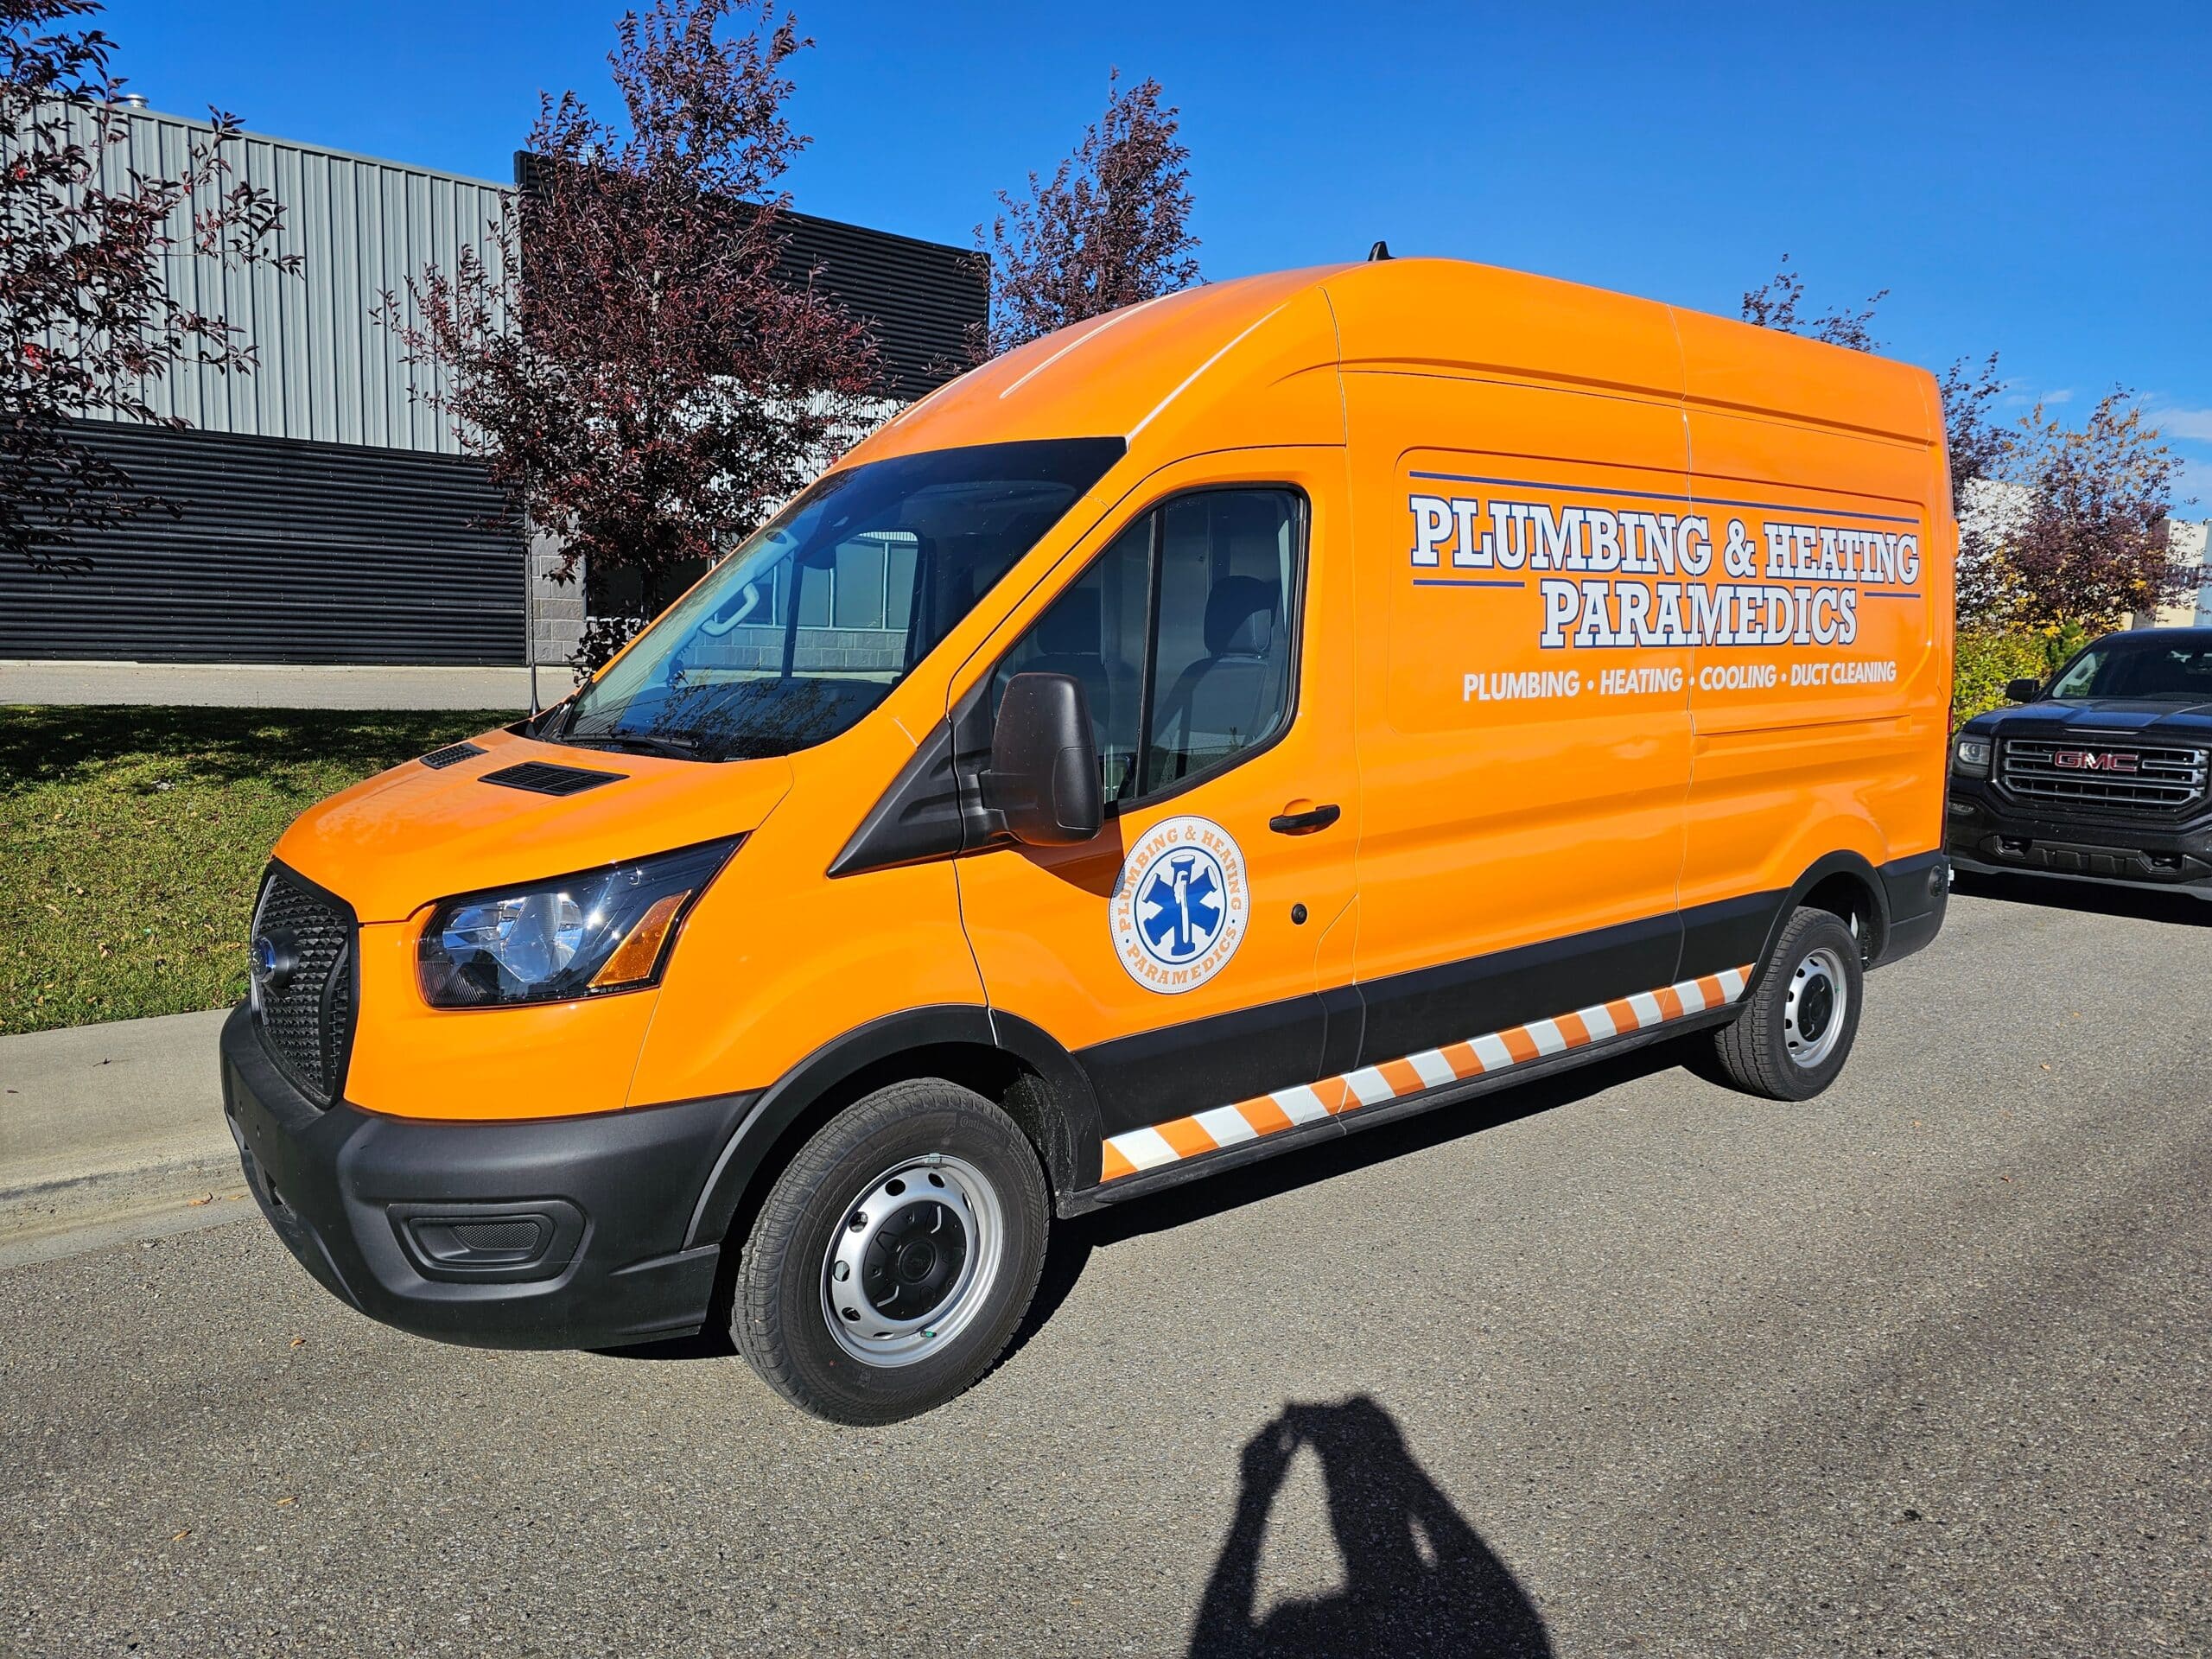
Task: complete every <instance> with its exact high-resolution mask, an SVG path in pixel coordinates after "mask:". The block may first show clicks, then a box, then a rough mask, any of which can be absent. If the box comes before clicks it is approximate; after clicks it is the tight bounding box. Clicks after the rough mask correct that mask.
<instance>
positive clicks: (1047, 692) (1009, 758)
mask: <svg viewBox="0 0 2212 1659" xmlns="http://www.w3.org/2000/svg"><path fill="white" fill-rule="evenodd" d="M982 783H983V804H984V805H985V806H988V807H989V808H991V809H992V810H993V811H995V813H997V814H998V815H999V816H1000V817H1001V819H1003V821H1004V823H1005V825H1006V831H1007V834H1008V835H1010V836H1013V837H1014V839H1015V840H1016V841H1020V842H1028V843H1029V844H1030V845H1032V846H1034V847H1062V846H1067V845H1071V844H1072V843H1074V842H1082V841H1089V840H1090V838H1091V837H1092V836H1096V834H1097V833H1098V832H1099V830H1100V829H1103V827H1104V826H1105V823H1106V796H1105V791H1104V789H1103V787H1102V785H1101V784H1100V782H1099V776H1098V743H1097V740H1096V739H1095V738H1094V737H1092V735H1091V733H1090V702H1089V701H1088V699H1086V698H1085V697H1084V694H1083V683H1082V682H1081V681H1079V680H1077V679H1076V678H1075V677H1073V676H1072V675H1069V674H1017V675H1015V676H1014V677H1013V678H1012V679H1011V680H1008V681H1007V687H1006V696H1005V697H1004V699H1003V700H1002V701H1001V702H1000V704H999V715H998V721H997V723H996V724H995V726H994V727H993V728H991V764H990V766H989V768H988V770H987V771H986V772H984V773H983V778H982Z"/></svg>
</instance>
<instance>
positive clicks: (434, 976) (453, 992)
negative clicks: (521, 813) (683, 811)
mask: <svg viewBox="0 0 2212 1659" xmlns="http://www.w3.org/2000/svg"><path fill="white" fill-rule="evenodd" d="M744 839H745V838H744V837H743V836H734V837H732V838H731V839H729V840H728V841H713V842H704V843H702V845H699V846H696V847H685V848H683V849H679V850H677V851H676V852H673V853H663V854H661V855H659V856H658V857H656V858H642V859H637V860H633V861H630V862H627V863H622V864H609V865H603V866H601V868H598V869H594V870H582V871H579V872H578V873H577V874H574V875H563V876H556V878H555V879H553V880H550V881H539V882H534V883H532V884H531V885H530V886H528V887H509V888H503V889H499V890H497V891H494V892H490V893H463V894H461V896H460V897H458V898H454V899H441V900H440V901H439V902H438V905H437V906H436V908H435V909H434V910H433V911H432V912H430V919H429V923H428V925H425V926H424V927H423V938H422V941H421V943H420V944H418V945H417V946H416V963H415V972H416V978H417V979H418V980H419V981H420V982H421V984H422V987H423V999H424V1000H425V1001H428V1002H429V1004H430V1006H431V1007H436V1008H482V1007H499V1006H502V1005H505V1004H512V1003H518V1002H558V1001H570V1000H573V999H575V998H578V997H586V996H602V995H607V993H609V992H612V991H634V990H637V989H639V988H642V987H644V986H647V985H652V984H657V983H658V982H659V980H660V976H661V970H662V969H664V967H666V966H667V963H668V955H669V951H670V950H671V948H673V946H674V945H675V944H676V934H677V929H678V928H680V927H681V926H682V925H683V918H684V917H685V916H686V915H688V914H689V913H690V909H691V906H692V904H693V902H694V901H695V900H696V899H697V898H698V897H699V895H700V894H701V893H703V892H705V891H706V887H707V883H708V882H709V881H711V880H714V879H715V872H716V871H718V870H720V869H721V867H722V865H723V864H724V863H725V862H727V861H728V858H729V855H731V854H732V853H734V851H736V850H737V848H738V846H739V844H740V843H741V842H742V841H743V840H744Z"/></svg>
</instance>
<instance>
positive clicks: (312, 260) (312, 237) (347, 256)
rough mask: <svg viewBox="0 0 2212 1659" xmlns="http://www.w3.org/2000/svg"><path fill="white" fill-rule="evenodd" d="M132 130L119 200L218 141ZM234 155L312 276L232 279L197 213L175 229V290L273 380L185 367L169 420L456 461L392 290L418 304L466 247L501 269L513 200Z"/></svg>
mask: <svg viewBox="0 0 2212 1659" xmlns="http://www.w3.org/2000/svg"><path fill="white" fill-rule="evenodd" d="M126 121H127V125H128V127H129V130H130V137H129V141H128V142H127V143H120V144H117V145H114V146H113V147H111V148H110V149H107V150H106V151H105V153H104V155H103V158H102V167H103V169H104V176H103V179H102V182H103V183H104V184H105V185H107V186H108V187H110V188H118V189H120V188H125V186H126V185H127V182H128V176H129V174H130V171H131V170H132V169H134V168H135V169H136V170H137V171H139V172H141V173H143V174H146V175H160V176H162V177H164V178H175V177H178V176H179V175H181V173H182V172H183V170H184V168H185V167H186V165H187V156H188V152H189V150H190V148H191V146H193V145H194V144H195V143H198V144H203V145H204V144H205V143H207V141H208V139H209V137H210V132H211V130H210V129H209V128H208V127H207V126H206V125H204V124H200V123H197V122H191V121H185V120H181V119H179V118H177V117H175V116H170V115H156V114H150V113H149V114H132V115H130V116H129V117H127V118H126ZM223 155H224V157H225V159H226V160H227V161H228V162H229V163H230V165H231V168H232V174H233V176H234V178H236V179H237V180H239V181H244V182H246V183H249V184H252V185H256V186H258V187H259V188H262V189H264V190H267V191H269V192H270V193H271V194H273V195H274V196H275V198H276V200H277V203H278V204H279V205H280V206H281V207H283V210H284V218H283V226H282V228H281V229H280V230H279V232H278V233H277V237H276V238H275V240H274V243H273V245H274V247H275V249H276V251H278V252H280V253H296V254H298V255H300V256H301V257H302V260H303V261H304V262H305V268H304V270H302V273H301V274H300V275H298V276H296V277H284V276H279V275H277V273H276V272H275V271H273V270H270V269H268V268H266V267H265V266H264V267H262V268H258V269H252V270H237V269H228V270H226V268H225V266H224V264H223V263H222V262H221V261H220V260H218V259H213V258H207V257H200V256H198V255H195V254H193V253H191V252H189V251H188V250H189V249H190V248H191V246H192V239H191V234H190V226H189V222H188V218H187V214H186V213H185V212H184V211H182V210H181V211H180V212H179V213H178V215H177V218H176V220H175V223H174V224H173V225H172V226H171V227H170V234H171V235H172V236H173V237H174V238H175V239H176V243H177V246H178V248H179V249H180V251H179V252H177V253H175V254H172V255H171V256H169V258H168V279H169V284H170V291H171V292H172V293H173V294H174V295H175V296H176V297H177V299H178V300H179V301H180V302H181V303H183V304H185V305H187V306H190V307H192V308H195V309H199V310H206V311H212V312H213V313H216V314H217V315H220V316H222V317H224V318H225V319H226V321H229V322H230V323H231V324H232V326H233V327H238V328H239V329H242V330H243V331H244V332H245V336H246V338H247V339H248V340H251V341H252V343H253V346H254V348H255V353H256V356H257V359H258V366H257V369H256V370H255V372H253V373H252V374H251V375H223V374H214V373H210V372H207V371H205V370H202V369H200V368H197V367H195V366H193V365H178V366H177V367H175V368H174V369H172V370H171V371H170V372H168V374H167V375H166V376H164V377H162V379H161V380H159V381H157V382H156V383H155V384H154V385H153V387H152V388H151V401H152V402H153V404H155V406H156V408H157V409H159V410H161V411H162V413H163V414H175V415H181V416H184V418H185V419H186V420H188V421H189V422H191V423H192V424H193V425H194V426H196V427H200V428H201V429H205V430H207V431H210V432H238V433H250V434H253V435H257V436H261V437H270V438H305V439H308V440H310V441H313V442H321V443H358V444H367V445H372V446H375V447H378V448H391V449H417V450H427V451H430V452H433V453H437V454H454V453H456V452H457V451H458V449H459V447H460V446H459V445H458V444H456V443H455V442H454V437H453V434H452V431H451V429H450V424H449V423H448V420H447V418H446V417H445V416H442V415H440V414H439V413H438V412H437V411H436V410H434V409H432V408H430V407H429V404H427V403H425V402H424V401H423V399H422V398H420V397H416V396H414V395H413V391H412V387H413V386H414V385H421V387H422V388H423V391H433V390H436V389H438V388H439V385H440V381H439V379H438V378H435V377H434V376H433V373H432V372H431V371H429V370H427V369H425V370H421V371H413V370H410V369H409V368H408V366H407V365H405V364H404V363H403V362H401V360H400V353H399V343H398V340H397V338H396V337H395V336H394V334H392V332H391V330H390V329H388V328H384V327H379V326H378V324H377V323H376V322H375V321H373V319H372V312H373V311H374V310H375V308H376V306H377V303H378V296H380V295H381V294H382V293H383V292H384V291H385V290H386V289H390V290H391V291H392V292H393V293H395V294H397V295H398V296H400V297H401V302H402V304H403V305H404V304H405V303H406V301H405V296H406V291H407V284H408V283H409V282H410V280H413V279H419V278H420V277H421V276H422V274H423V268H424V267H425V266H428V265H432V264H435V265H436V266H437V267H438V268H439V269H441V270H452V269H453V267H454V261H455V259H456V258H457V257H458V256H459V254H460V251H461V249H462V248H464V247H470V248H474V249H475V250H476V251H477V252H478V253H479V255H480V257H483V258H484V259H485V260H486V262H487V263H488V264H491V265H492V267H493V270H499V243H498V240H497V238H496V236H495V235H494V234H493V232H494V231H495V229H496V227H497V226H498V225H499V216H500V213H501V212H502V211H503V209H504V207H505V200H506V197H507V194H508V192H507V191H506V190H505V189H503V188H501V187H500V186H499V185H496V184H491V183H486V182H485V181H482V180H478V179H467V178H461V177H459V176H458V175H453V174H447V173H433V172H429V171H428V170H426V169H424V168H413V167H400V166H397V165H396V164H394V163H392V162H379V161H372V160H371V159H369V158H367V157H365V156H346V155H343V154H340V152H338V151H335V150H327V149H316V148H315V147H314V146H312V145H307V144H296V143H290V142H289V141H286V140H280V139H274V138H265V137H257V136H248V137H242V138H239V139H236V140H233V141H232V142H231V143H226V144H225V145H224V146H223ZM410 315H411V313H410Z"/></svg>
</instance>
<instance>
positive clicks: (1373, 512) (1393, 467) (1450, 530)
mask: <svg viewBox="0 0 2212 1659" xmlns="http://www.w3.org/2000/svg"><path fill="white" fill-rule="evenodd" d="M1345 388H1346V397H1347V399H1348V403H1349V406H1350V409H1351V423H1352V456H1353V466H1354V468H1355V471H1356V474H1357V483H1356V486H1355V488H1356V494H1357V501H1358V504H1359V505H1358V512H1359V514H1360V518H1359V523H1358V535H1359V543H1360V567H1361V598H1360V607H1361V612H1362V617H1363V623H1366V626H1365V627H1363V634H1362V639H1361V664H1360V675H1359V690H1358V696H1359V699H1360V704H1359V741H1360V772H1361V787H1362V793H1363V822H1364V828H1363V833H1362V836H1361V842H1360V849H1359V888H1360V926H1359V939H1358V945H1357V957H1358V963H1359V979H1360V985H1361V992H1362V995H1363V999H1364V1001H1365V1003H1366V1008H1367V1023H1366V1032H1365V1040H1364V1042H1363V1046H1362V1049H1361V1054H1362V1058H1363V1060H1374V1059H1377V1058H1387V1057H1389V1056H1394V1055H1401V1054H1405V1053H1408V1052H1413V1051H1415V1050H1418V1049H1421V1048H1423V1047H1426V1046H1428V1045H1430V1044H1432V1043H1435V1042H1439V1041H1444V1040H1455V1039H1459V1038H1463V1037H1465V1036H1466V1035H1467V1034H1468V1033H1469V1032H1470V1031H1471V1030H1476V1029H1488V1028H1490V1026H1491V1024H1505V1023H1510V1021H1509V1020H1507V1019H1506V1018H1505V1011H1506V1010H1508V1009H1510V1010H1511V1011H1512V1013H1513V1014H1514V1015H1515V1017H1533V1016H1535V1015H1539V1014H1551V1013H1555V1012H1559V1011H1562V1010H1564V1009H1567V1008H1569V1007H1577V1006H1580V1004H1581V1003H1583V1002H1586V1001H1591V1000H1592V999H1598V1000H1603V999H1605V998H1608V997H1612V996H1616V995H1629V994H1630V993H1634V992H1640V991H1644V990H1647V989H1649V988H1651V987H1654V986H1658V985H1664V984H1667V983H1668V982H1670V981H1671V980H1672V979H1673V978H1674V977H1675V962H1676V957H1677V956H1678V954H1679V942H1680V931H1679V925H1678V923H1677V920H1676V918H1675V909H1676V898H1675V887H1676V882H1677V880H1678V877H1679V875H1680V872H1681V857H1682V834H1683V810H1682V803H1683V796H1684V792H1685V790H1686V788H1687V786H1688V777H1689V740H1690V732H1689V716H1688V699H1687V696H1686V693H1685V689H1684V688H1685V685H1686V683H1687V673H1688V664H1689V652H1688V650H1687V649H1684V648H1682V647H1681V646H1679V645H1672V646H1669V645H1649V646H1630V647H1628V648H1624V649H1618V650H1615V649H1611V648H1600V647H1596V646H1580V647H1578V646H1576V645H1574V644H1573V623H1575V622H1576V621H1579V620H1580V591H1581V589H1580V583H1581V582H1585V581H1602V580H1603V578H1602V577H1600V576H1598V575H1595V574H1593V573H1594V572H1595V571H1599V570H1603V569H1608V568H1613V567H1618V565H1619V563H1621V561H1622V558H1623V556H1624V553H1623V550H1624V547H1625V548H1626V549H1627V550H1628V552H1627V554H1626V556H1627V557H1628V558H1629V560H1630V563H1637V562H1639V561H1640V559H1641V557H1642V556H1643V551H1644V550H1645V537H1646V533H1647V531H1650V530H1651V528H1652V527H1651V526H1649V525H1643V524H1640V523H1639V522H1637V521H1638V520H1639V519H1640V518H1641V516H1643V515H1646V514H1652V515H1664V516H1665V517H1666V519H1667V523H1668V524H1669V526H1670V528H1669V531H1668V532H1667V535H1668V537H1669V548H1668V550H1667V554H1666V556H1667V557H1668V558H1669V559H1670V560H1673V559H1675V558H1677V557H1678V556H1679V554H1678V551H1677V550H1675V548H1674V546H1673V544H1672V537H1673V533H1674V532H1673V530H1672V528H1671V526H1672V525H1673V524H1674V523H1675V518H1677V517H1678V516H1679V514H1680V511H1681V505H1682V499H1683V496H1684V494H1685V493H1686V490H1687V477H1686V473H1685V460H1686V457H1685V453H1684V448H1683V439H1682V425H1681V410H1680V409H1679V408H1678V407H1676V406H1675V405H1674V404H1671V403H1667V402H1660V401H1656V400H1653V399H1647V398H1638V397H1623V396H1618V395H1612V394H1601V393H1596V392H1592V391H1584V390H1580V389H1573V388H1564V387H1543V386H1529V385H1511V384H1505V383H1501V382H1499V381H1496V380H1491V379H1486V378H1474V377H1471V376H1465V375H1444V374H1418V375H1416V374H1399V373H1393V374H1368V373H1359V374H1351V373H1348V374H1347V375H1346V376H1345ZM1624 537H1625V540H1624ZM1695 556H1697V555H1696V554H1695V553H1694V554H1693V557H1695ZM1593 561H1594V563H1593ZM1554 589H1559V590H1561V591H1562V592H1563V594H1564V595H1565V597H1564V598H1560V597H1557V596H1555V595H1554ZM1570 601H1571V603H1572V607H1573V615H1572V616H1569V617H1567V618H1566V619H1564V624H1563V623H1562V619H1561V618H1560V616H1558V615H1555V614H1554V613H1553V612H1554V610H1555V609H1556V607H1558V606H1560V605H1561V604H1567V603H1569V602H1570ZM1368 619H1372V620H1371V622H1369V621H1368ZM1523 993H1527V994H1528V995H1531V996H1534V998H1535V1000H1534V1001H1528V1000H1527V997H1526V996H1524V995H1523ZM1547 996H1548V997H1549V998H1550V1000H1549V1001H1546V1000H1545V999H1546V997H1547ZM1524 1005H1525V1012H1524ZM1471 1022H1472V1023H1471Z"/></svg>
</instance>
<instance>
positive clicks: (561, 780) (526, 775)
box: [477, 760, 630, 795]
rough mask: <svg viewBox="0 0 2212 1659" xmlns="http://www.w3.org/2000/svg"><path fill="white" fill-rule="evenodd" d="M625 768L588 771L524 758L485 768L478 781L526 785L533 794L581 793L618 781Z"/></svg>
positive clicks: (506, 786) (514, 786)
mask: <svg viewBox="0 0 2212 1659" xmlns="http://www.w3.org/2000/svg"><path fill="white" fill-rule="evenodd" d="M629 775H630V774H629V773H628V772H590V771H588V770H586V769H585V768H584V767H582V766H553V765H551V764H550V763H549V762H547V761H543V760H525V761H524V762H523V763H522V764H521V765H520V766H502V767H500V768H499V771H497V772H486V773H485V774H484V775H483V777H482V778H480V779H478V780H477V781H478V782H480V783H486V784H497V785H499V786H500V787H501V788H503V789H526V790H528V791H530V792H531V794H533V795H581V794H582V793H583V792H584V791H586V790H588V789H597V788H598V787H599V786H600V785H601V784H619V783H620V782H621V781H622V779H625V778H626V777H628V776H629Z"/></svg>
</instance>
